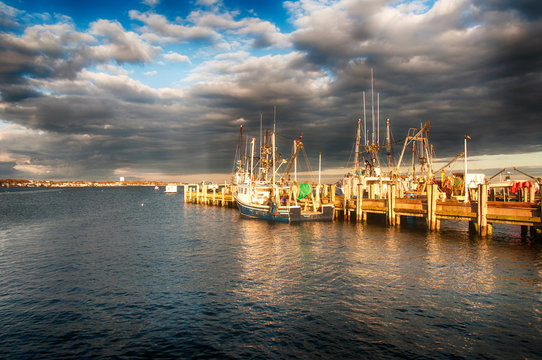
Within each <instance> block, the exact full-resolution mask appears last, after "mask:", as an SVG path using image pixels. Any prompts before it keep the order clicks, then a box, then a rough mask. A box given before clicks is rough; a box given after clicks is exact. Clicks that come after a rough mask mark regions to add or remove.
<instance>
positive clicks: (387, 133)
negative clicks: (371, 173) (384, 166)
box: [386, 119, 393, 171]
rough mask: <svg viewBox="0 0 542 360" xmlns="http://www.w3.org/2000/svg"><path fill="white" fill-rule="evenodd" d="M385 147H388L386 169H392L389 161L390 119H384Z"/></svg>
mask: <svg viewBox="0 0 542 360" xmlns="http://www.w3.org/2000/svg"><path fill="white" fill-rule="evenodd" d="M386 148H387V149H388V169H389V170H390V171H391V170H392V165H393V164H392V163H391V128H390V119H386Z"/></svg>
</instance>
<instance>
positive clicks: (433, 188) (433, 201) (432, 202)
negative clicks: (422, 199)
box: [427, 184, 438, 231]
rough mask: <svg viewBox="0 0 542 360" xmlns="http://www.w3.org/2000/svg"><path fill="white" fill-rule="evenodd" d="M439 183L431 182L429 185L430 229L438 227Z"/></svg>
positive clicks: (428, 225) (428, 208) (428, 217)
mask: <svg viewBox="0 0 542 360" xmlns="http://www.w3.org/2000/svg"><path fill="white" fill-rule="evenodd" d="M437 197H438V188H437V184H431V185H429V186H428V187H427V227H428V228H429V230H430V231H434V230H436V229H437V215H436V212H437Z"/></svg>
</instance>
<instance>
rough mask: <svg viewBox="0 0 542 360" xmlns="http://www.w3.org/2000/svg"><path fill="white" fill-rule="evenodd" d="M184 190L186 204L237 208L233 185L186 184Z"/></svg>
mask: <svg viewBox="0 0 542 360" xmlns="http://www.w3.org/2000/svg"><path fill="white" fill-rule="evenodd" d="M183 188H184V202H185V203H193V204H201V205H213V206H226V207H235V200H234V199H233V185H220V186H209V185H200V184H184V185H183Z"/></svg>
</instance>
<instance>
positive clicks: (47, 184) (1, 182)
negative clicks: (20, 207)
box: [0, 179, 182, 188]
mask: <svg viewBox="0 0 542 360" xmlns="http://www.w3.org/2000/svg"><path fill="white" fill-rule="evenodd" d="M168 184H177V185H181V184H182V183H181V182H171V181H169V182H166V181H82V180H79V181H65V180H64V181H58V180H27V179H0V187H2V188H10V187H17V188H19V187H28V188H51V187H111V186H166V185H168Z"/></svg>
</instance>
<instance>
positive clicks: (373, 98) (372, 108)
mask: <svg viewBox="0 0 542 360" xmlns="http://www.w3.org/2000/svg"><path fill="white" fill-rule="evenodd" d="M374 100H375V96H374V80H373V68H371V120H372V122H373V134H372V137H371V140H372V145H374V144H375V102H374Z"/></svg>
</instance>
